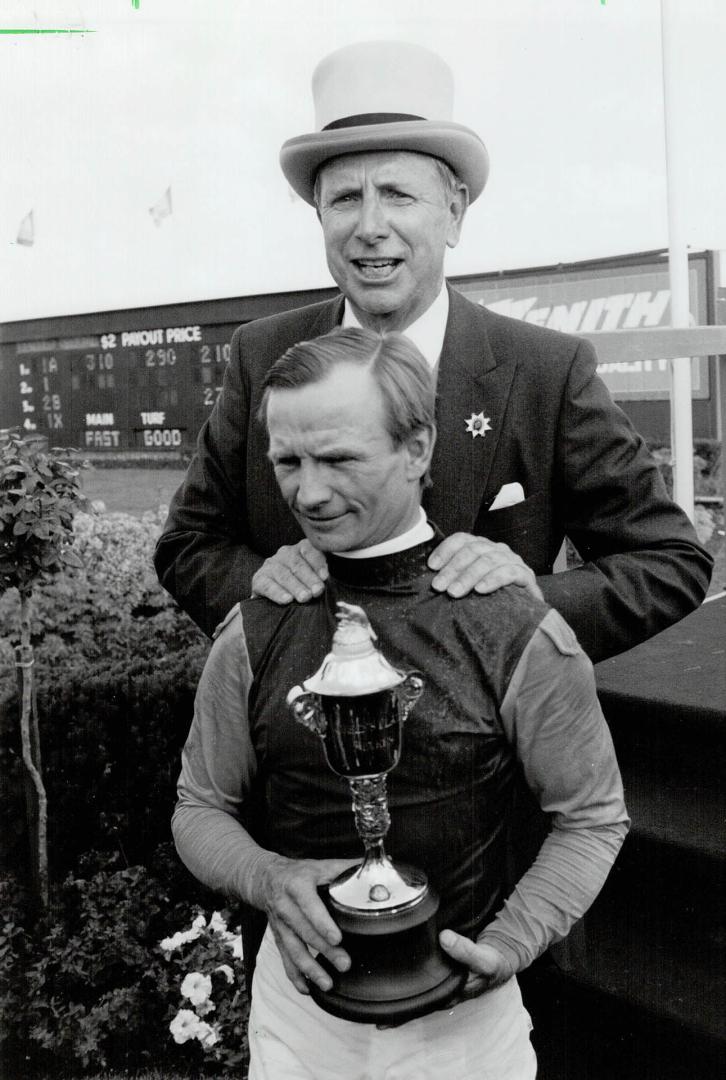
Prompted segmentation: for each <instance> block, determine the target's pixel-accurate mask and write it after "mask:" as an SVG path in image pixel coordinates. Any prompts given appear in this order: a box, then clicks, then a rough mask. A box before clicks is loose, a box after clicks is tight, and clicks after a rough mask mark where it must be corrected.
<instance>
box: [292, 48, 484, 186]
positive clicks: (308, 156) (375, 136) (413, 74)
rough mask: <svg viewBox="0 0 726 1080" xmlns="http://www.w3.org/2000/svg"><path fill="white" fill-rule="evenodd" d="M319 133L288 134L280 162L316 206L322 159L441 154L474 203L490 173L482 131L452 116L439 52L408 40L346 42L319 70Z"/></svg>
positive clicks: (448, 76) (450, 90)
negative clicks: (389, 152)
mask: <svg viewBox="0 0 726 1080" xmlns="http://www.w3.org/2000/svg"><path fill="white" fill-rule="evenodd" d="M313 100H314V102H315V126H316V130H315V131H314V132H312V133H311V134H309V135H298V136H297V137H296V138H294V139H288V140H287V142H285V143H284V144H283V146H282V149H281V151H280V165H281V166H282V171H283V172H284V174H285V177H286V179H287V181H288V183H289V184H290V186H291V187H292V188H293V190H294V191H296V192H297V194H298V195H299V196H300V197H301V198H303V199H304V200H305V201H306V202H308V203H310V204H311V205H312V204H313V202H314V200H313V188H314V185H315V174H316V173H317V171H318V169H319V168H320V166H321V165H322V164H323V162H324V161H328V160H329V159H330V158H334V157H338V156H339V155H340V154H357V153H363V152H366V151H369V150H409V151H412V152H414V153H419V154H430V155H431V156H432V157H437V158H441V159H442V160H443V161H445V162H446V163H447V164H448V165H450V166H451V168H452V169H453V170H454V172H455V173H457V175H458V176H459V177H460V178H461V179H462V180H463V182H464V183H465V184H466V186H467V187H468V189H469V201H470V202H473V201H474V199H476V198H477V197H478V196H479V195H480V194H481V192H482V190H483V189H484V185H485V184H486V181H487V176H488V175H489V155H488V154H487V151H486V147H485V146H484V143H483V142H482V141H481V139H480V138H479V136H478V135H477V134H476V133H475V132H473V131H472V130H471V129H470V128H467V127H464V126H463V125H462V124H455V123H454V122H453V121H452V120H451V114H452V111H453V102H454V79H453V76H452V73H451V69H450V68H449V66H448V64H447V63H445V61H444V60H442V59H441V57H440V56H437V55H436V53H433V52H431V51H430V50H429V49H424V48H422V46H420V45H410V44H408V43H406V42H402V41H366V42H360V43H358V44H355V45H346V46H345V47H344V48H342V49H338V50H337V51H336V52H334V53H331V54H330V55H329V56H326V57H325V58H324V59H323V60H321V61H320V63H319V64H318V66H317V68H316V69H315V72H314V73H313Z"/></svg>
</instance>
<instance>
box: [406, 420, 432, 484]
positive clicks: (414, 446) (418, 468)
mask: <svg viewBox="0 0 726 1080" xmlns="http://www.w3.org/2000/svg"><path fill="white" fill-rule="evenodd" d="M435 445H436V428H435V427H433V425H432V426H431V427H420V428H417V429H416V431H413V432H411V434H410V435H409V436H408V438H407V440H406V452H407V454H408V462H407V472H406V475H407V476H408V478H409V479H410V480H423V478H424V476H426V473H427V472H428V470H429V467H430V465H431V458H432V457H433V453H434V446H435Z"/></svg>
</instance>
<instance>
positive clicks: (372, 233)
mask: <svg viewBox="0 0 726 1080" xmlns="http://www.w3.org/2000/svg"><path fill="white" fill-rule="evenodd" d="M388 228H389V226H388V220H387V218H386V214H385V210H384V207H383V206H382V205H381V201H380V199H378V198H377V197H376V196H375V195H367V194H366V195H364V196H363V198H362V199H361V202H360V207H359V210H358V220H357V222H356V236H357V237H358V238H359V239H360V240H363V241H364V242H365V243H366V244H374V243H375V242H376V241H377V240H380V239H382V238H383V237H384V236H386V235H387V234H388Z"/></svg>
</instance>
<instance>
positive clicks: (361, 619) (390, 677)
mask: <svg viewBox="0 0 726 1080" xmlns="http://www.w3.org/2000/svg"><path fill="white" fill-rule="evenodd" d="M336 607H337V611H336V618H337V619H338V625H337V627H336V629H335V633H334V634H333V644H332V649H331V651H330V652H329V653H328V655H327V656H326V657H325V659H324V660H323V662H322V664H321V665H320V667H319V668H318V670H317V671H316V672H315V674H314V675H311V676H310V678H309V679H305V681H304V683H303V686H304V687H305V689H306V690H308V691H311V692H312V693H314V694H324V695H329V696H331V697H358V696H360V695H362V694H374V693H376V692H377V691H379V690H390V689H391V688H392V687H394V686H398V684H399V683H401V682H403V680H404V678H405V676H404V675H402V674H401V672H400V671H396V669H395V668H394V667H392V666H391V665H390V664H389V663H388V661H387V660H386V658H385V656H384V655H383V653H382V652H380V650H379V649H378V648H377V647H376V645H375V644H374V643H375V641H376V635H375V632H374V630H373V628H372V626H371V624H370V623H369V621H368V616H367V615H366V613H365V611H364V610H363V608H361V607H356V605H355V604H346V603H344V601H342V600H339V601H338V602H337V605H336Z"/></svg>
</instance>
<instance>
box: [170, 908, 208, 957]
mask: <svg viewBox="0 0 726 1080" xmlns="http://www.w3.org/2000/svg"><path fill="white" fill-rule="evenodd" d="M205 926H206V922H205V920H204V916H203V915H197V917H196V919H195V920H194V922H193V923H192V925H191V927H190V929H189V930H177V932H176V933H175V934H172V935H171V937H167V938H162V940H161V941H160V942H159V948H160V949H161V950H162V952H164V953H166V959H167V960H168V959H169V957H170V955H171V953H173V952H175V950H176V949H179V948H181V946H182V945H186V944H187V943H188V942H190V941H196V939H197V938H198V937H200V935H201V933H202V930H204V928H205Z"/></svg>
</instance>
